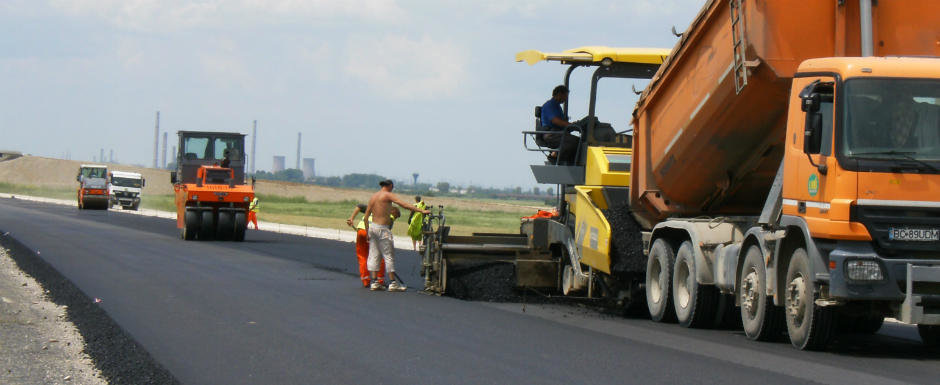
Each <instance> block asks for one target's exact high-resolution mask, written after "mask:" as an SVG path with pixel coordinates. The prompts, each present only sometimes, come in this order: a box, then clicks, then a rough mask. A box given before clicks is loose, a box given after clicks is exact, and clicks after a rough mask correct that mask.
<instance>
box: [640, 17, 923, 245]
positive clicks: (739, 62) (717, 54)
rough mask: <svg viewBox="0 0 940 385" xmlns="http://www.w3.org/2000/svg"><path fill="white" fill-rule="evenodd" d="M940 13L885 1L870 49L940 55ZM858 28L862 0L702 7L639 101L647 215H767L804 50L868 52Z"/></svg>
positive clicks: (648, 222) (644, 220)
mask: <svg viewBox="0 0 940 385" xmlns="http://www.w3.org/2000/svg"><path fill="white" fill-rule="evenodd" d="M732 5H734V7H733V6H732ZM938 14H940V2H937V1H930V0H910V1H879V2H877V5H875V6H874V7H873V9H872V18H873V22H872V25H873V28H872V32H873V36H874V54H875V55H876V56H886V55H906V54H915V53H916V54H920V55H923V53H924V52H935V54H936V55H940V45H938V40H940V39H938V38H940V36H938V28H937V25H936V20H937V19H936V18H937V15H938ZM859 25H860V23H859V4H858V2H857V1H846V2H844V3H843V4H842V5H839V4H838V2H836V1H757V0H740V1H739V0H733V1H728V0H713V1H710V2H709V3H708V4H706V5H705V7H704V8H703V9H702V11H701V12H700V13H699V15H698V16H697V17H696V19H695V21H694V22H693V23H692V24H691V25H690V27H689V28H688V30H687V31H686V32H685V33H684V34H683V37H682V39H681V40H680V41H679V43H678V44H677V45H676V47H675V48H674V49H673V52H672V54H670V56H669V58H668V60H667V61H666V62H665V63H664V64H663V65H662V66H661V67H660V69H659V71H658V72H657V74H656V75H655V76H654V77H653V79H652V81H651V82H650V85H649V86H648V87H647V89H646V90H645V91H644V93H643V94H642V95H641V98H640V100H639V102H638V103H637V106H636V109H635V110H634V114H633V115H634V119H633V126H634V143H633V148H634V159H633V173H632V176H631V178H632V180H631V192H630V204H631V208H632V210H633V212H634V215H635V216H636V217H637V219H638V220H639V221H640V222H641V224H643V225H644V227H647V228H649V227H651V226H652V225H653V224H655V223H656V222H657V221H659V220H662V219H664V218H667V217H670V216H697V215H716V214H721V215H729V214H730V215H733V214H741V215H752V214H755V213H759V212H760V209H761V206H762V204H763V202H764V198H765V197H766V193H767V192H768V190H769V189H770V186H771V184H772V182H773V179H774V176H775V173H776V171H777V167H778V166H779V164H780V160H781V158H782V156H783V146H782V145H783V141H784V133H785V123H786V111H787V102H788V95H789V91H790V80H791V79H792V78H793V76H794V74H795V72H796V69H797V67H798V65H799V64H800V63H801V62H802V61H804V60H806V59H809V58H817V57H830V56H858V55H860V54H861V43H860V41H861V38H860V33H859V28H860V27H859ZM888 26H900V27H890V28H889V27H888ZM735 36H737V38H735ZM736 47H737V48H736Z"/></svg>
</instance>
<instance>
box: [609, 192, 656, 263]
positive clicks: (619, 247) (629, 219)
mask: <svg viewBox="0 0 940 385" xmlns="http://www.w3.org/2000/svg"><path fill="white" fill-rule="evenodd" d="M603 213H604V216H605V217H607V222H608V223H610V229H611V239H610V244H611V245H610V247H611V251H610V257H611V271H612V272H614V273H641V272H644V271H646V256H645V255H643V235H642V233H641V231H642V228H641V227H640V224H639V223H637V221H636V219H634V218H633V215H632V214H630V207H629V206H627V205H623V206H618V207H612V208H610V209H608V210H603Z"/></svg>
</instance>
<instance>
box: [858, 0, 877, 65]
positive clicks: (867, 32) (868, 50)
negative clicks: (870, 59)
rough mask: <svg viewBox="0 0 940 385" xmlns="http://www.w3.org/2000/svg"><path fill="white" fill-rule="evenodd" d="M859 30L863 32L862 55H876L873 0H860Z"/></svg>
mask: <svg viewBox="0 0 940 385" xmlns="http://www.w3.org/2000/svg"><path fill="white" fill-rule="evenodd" d="M858 14H859V30H860V31H861V33H862V56H874V55H875V46H874V42H873V41H872V36H871V29H872V26H871V24H872V23H871V0H858Z"/></svg>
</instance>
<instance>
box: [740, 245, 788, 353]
mask: <svg viewBox="0 0 940 385" xmlns="http://www.w3.org/2000/svg"><path fill="white" fill-rule="evenodd" d="M739 277H740V278H739V281H738V298H739V299H740V301H741V326H742V327H743V328H744V334H745V335H747V338H748V339H749V340H753V341H770V340H774V339H777V338H779V336H780V332H781V331H782V330H783V314H782V311H781V309H780V308H778V307H776V306H774V304H773V300H772V299H771V298H770V297H769V296H767V289H766V285H767V283H766V282H767V270H766V269H765V268H764V257H763V254H762V253H761V251H760V249H759V248H758V247H757V246H751V248H750V249H748V250H747V254H746V255H745V257H744V265H743V266H742V268H741V274H740V275H739Z"/></svg>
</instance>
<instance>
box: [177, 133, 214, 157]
mask: <svg viewBox="0 0 940 385" xmlns="http://www.w3.org/2000/svg"><path fill="white" fill-rule="evenodd" d="M208 150H209V138H208V137H205V136H203V137H188V138H186V139H184V141H183V159H189V160H194V159H206V158H207V155H208V158H209V159H212V154H210V153H209V151H208Z"/></svg>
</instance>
